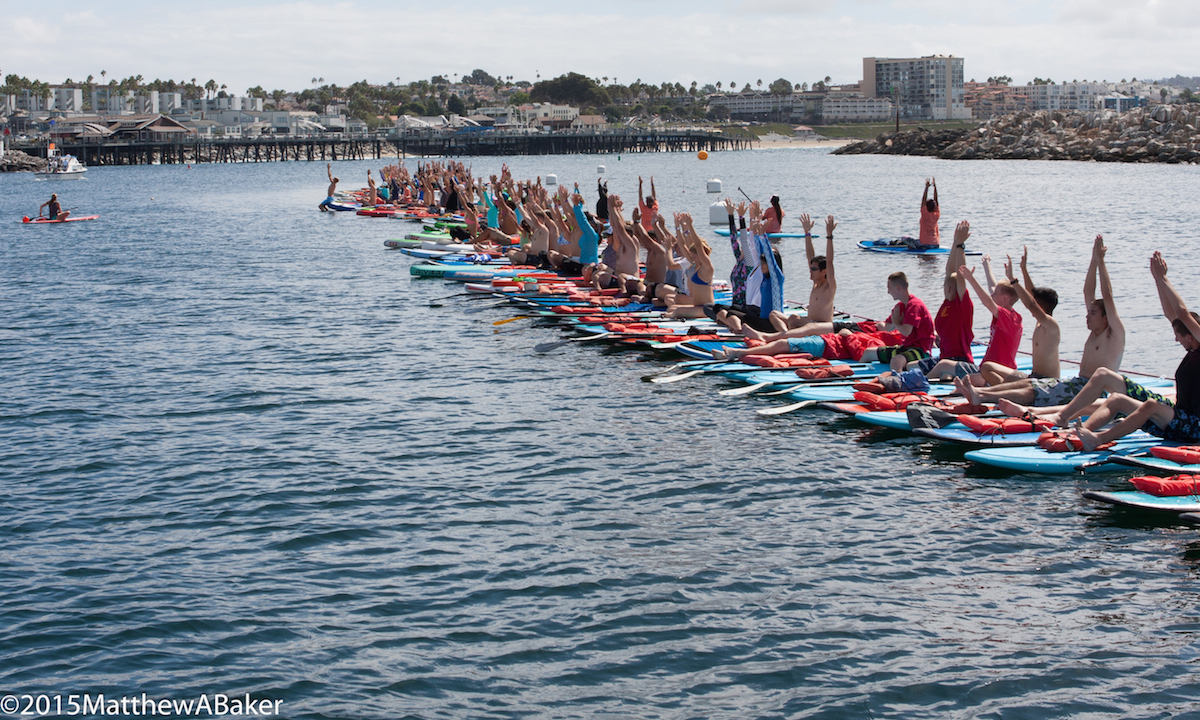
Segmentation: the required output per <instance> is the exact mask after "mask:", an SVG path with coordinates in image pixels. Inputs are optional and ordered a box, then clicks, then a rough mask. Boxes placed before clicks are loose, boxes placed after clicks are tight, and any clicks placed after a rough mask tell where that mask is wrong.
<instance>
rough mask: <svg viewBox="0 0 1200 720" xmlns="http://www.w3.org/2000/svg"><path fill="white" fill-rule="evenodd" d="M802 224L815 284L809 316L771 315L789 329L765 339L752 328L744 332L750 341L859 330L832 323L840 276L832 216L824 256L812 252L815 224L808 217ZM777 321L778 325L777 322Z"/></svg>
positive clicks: (806, 214) (827, 227) (805, 217)
mask: <svg viewBox="0 0 1200 720" xmlns="http://www.w3.org/2000/svg"><path fill="white" fill-rule="evenodd" d="M800 224H801V225H802V226H803V227H804V250H805V254H806V255H807V256H808V274H809V277H810V278H811V279H812V283H813V286H812V290H811V291H809V293H808V308H807V312H806V313H805V315H803V316H800V315H786V316H785V315H784V314H783V313H779V314H778V315H777V316H776V315H774V314H772V321H773V324H776V325H778V323H786V324H787V325H788V326H789V329H788V330H785V331H784V332H781V333H775V334H773V335H764V334H763V333H760V332H757V331H755V330H753V329H752V328H751V329H747V330H746V331H745V335H746V337H748V338H751V339H753V340H762V341H764V342H774V341H775V340H783V339H786V338H798V337H806V336H809V335H826V334H828V333H832V332H838V331H840V330H842V329H850V330H854V329H856V328H853V327H846V326H845V325H843V324H842V323H834V322H833V298H834V296H835V295H836V294H837V276H836V275H835V274H834V270H833V231H834V229H835V228H836V227H837V222H836V221H835V220H834V219H833V216H832V215H830V216H829V217H827V218H825V254H824V255H817V254H816V251H815V249H814V248H813V242H812V229H813V225H814V223H813V221H812V218H810V217H809V216H808V213H805V214H803V215H801V216H800ZM776 320H777V321H778V322H775V321H776ZM849 325H855V323H849Z"/></svg>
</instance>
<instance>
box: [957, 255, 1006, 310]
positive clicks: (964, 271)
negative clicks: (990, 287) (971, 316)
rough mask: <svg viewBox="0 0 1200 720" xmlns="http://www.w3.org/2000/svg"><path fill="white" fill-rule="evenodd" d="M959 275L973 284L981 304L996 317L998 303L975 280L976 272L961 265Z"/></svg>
mask: <svg viewBox="0 0 1200 720" xmlns="http://www.w3.org/2000/svg"><path fill="white" fill-rule="evenodd" d="M958 274H959V275H962V276H963V277H965V278H966V279H967V282H969V283H971V287H973V288H975V294H976V295H977V296H978V297H979V302H981V303H983V306H984V307H985V308H987V310H988V312H990V313H991V314H992V315H995V314H996V310H997V307H996V301H995V300H992V294H991V293H986V292H984V291H983V288H982V287H980V285H979V281H978V280H976V279H975V272H974V271H973V270H971V268H969V267H967V266H966V265H959V266H958Z"/></svg>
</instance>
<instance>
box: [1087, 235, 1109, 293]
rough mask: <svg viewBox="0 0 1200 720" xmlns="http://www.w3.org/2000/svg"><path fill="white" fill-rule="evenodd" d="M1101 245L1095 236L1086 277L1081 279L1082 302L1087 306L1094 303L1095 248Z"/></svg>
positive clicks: (1098, 238) (1098, 237)
mask: <svg viewBox="0 0 1200 720" xmlns="http://www.w3.org/2000/svg"><path fill="white" fill-rule="evenodd" d="M1102 244H1103V243H1102V241H1101V239H1100V236H1099V235H1097V236H1096V241H1095V242H1093V243H1092V261H1091V263H1089V264H1088V270H1087V276H1086V277H1085V278H1084V279H1083V302H1084V303H1086V304H1087V305H1088V306H1090V305H1091V304H1092V303H1093V302H1095V301H1096V246H1097V245H1102ZM1107 309H1108V308H1105V310H1107Z"/></svg>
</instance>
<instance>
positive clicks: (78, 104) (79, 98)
mask: <svg viewBox="0 0 1200 720" xmlns="http://www.w3.org/2000/svg"><path fill="white" fill-rule="evenodd" d="M51 92H53V93H54V109H55V110H61V111H62V112H64V113H71V114H75V113H81V112H83V91H82V90H80V89H79V88H74V87H66V86H61V85H60V86H55V87H52V88H51Z"/></svg>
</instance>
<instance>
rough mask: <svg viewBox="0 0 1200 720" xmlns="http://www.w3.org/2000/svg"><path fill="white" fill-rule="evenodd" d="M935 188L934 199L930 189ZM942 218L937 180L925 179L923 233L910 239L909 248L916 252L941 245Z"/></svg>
mask: <svg viewBox="0 0 1200 720" xmlns="http://www.w3.org/2000/svg"><path fill="white" fill-rule="evenodd" d="M930 187H933V199H930V198H929V188H930ZM941 217H942V206H941V204H939V203H938V190H937V178H926V179H925V194H924V195H922V196H921V231H920V233H919V237H916V238H909V239H908V246H909V247H910V248H912V249H914V250H928V249H930V248H935V247H938V246H939V245H940V244H941V239H942V236H941V231H940V230H938V220H939V219H941Z"/></svg>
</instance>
